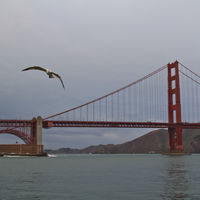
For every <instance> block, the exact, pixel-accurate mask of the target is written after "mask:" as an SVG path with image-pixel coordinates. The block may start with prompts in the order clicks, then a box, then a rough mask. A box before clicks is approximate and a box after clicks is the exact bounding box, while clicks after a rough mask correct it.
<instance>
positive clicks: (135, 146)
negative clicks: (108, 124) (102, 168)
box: [45, 129, 200, 154]
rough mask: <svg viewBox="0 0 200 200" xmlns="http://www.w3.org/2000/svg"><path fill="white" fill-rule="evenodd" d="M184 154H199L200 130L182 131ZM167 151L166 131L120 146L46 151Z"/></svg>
mask: <svg viewBox="0 0 200 200" xmlns="http://www.w3.org/2000/svg"><path fill="white" fill-rule="evenodd" d="M183 146H184V152H185V153H200V130H199V129H186V130H183ZM167 151H168V131H167V130H164V129H159V130H156V131H151V132H149V133H147V134H146V135H143V136H141V137H139V138H136V139H134V140H132V141H128V142H125V143H122V144H117V145H114V144H108V145H102V144H100V145H96V146H89V147H86V148H83V149H73V148H60V149H57V150H51V149H47V150H45V152H47V153H49V154H89V153H91V154H142V153H143V154H163V153H167Z"/></svg>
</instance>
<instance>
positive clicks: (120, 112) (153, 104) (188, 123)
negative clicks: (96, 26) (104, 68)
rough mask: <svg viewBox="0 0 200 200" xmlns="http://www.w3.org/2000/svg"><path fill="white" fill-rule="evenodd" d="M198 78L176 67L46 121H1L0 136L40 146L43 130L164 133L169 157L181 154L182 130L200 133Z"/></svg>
mask: <svg viewBox="0 0 200 200" xmlns="http://www.w3.org/2000/svg"><path fill="white" fill-rule="evenodd" d="M199 98H200V76H199V75H198V74H196V73H194V72H193V71H191V70H190V69H189V68H188V67H186V66H185V65H183V64H181V63H180V62H178V61H176V62H174V63H171V64H167V65H165V66H163V67H161V68H159V69H158V70H156V71H154V72H152V73H151V74H148V75H147V76H145V77H143V78H141V79H139V80H137V81H134V82H132V83H130V84H129V85H126V86H125V87H122V88H120V89H118V90H115V91H113V92H111V93H109V94H107V95H105V96H102V97H99V98H97V99H95V100H93V101H90V102H87V103H85V104H83V105H80V106H77V107H74V108H72V109H68V110H66V111H63V112H60V113H58V114H55V115H51V116H48V117H45V118H43V119H42V118H41V117H38V118H33V119H32V120H0V128H1V129H0V133H8V134H14V135H16V136H18V137H20V138H21V139H22V140H23V141H24V142H25V143H26V144H28V145H42V128H50V127H107V128H114V127H116V128H168V132H169V152H183V145H182V129H192V128H195V129H197V128H200V107H199Z"/></svg>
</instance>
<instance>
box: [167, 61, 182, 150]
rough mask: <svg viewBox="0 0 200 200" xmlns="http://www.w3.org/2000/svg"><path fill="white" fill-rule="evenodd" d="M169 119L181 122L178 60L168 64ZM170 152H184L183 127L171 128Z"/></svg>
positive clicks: (170, 121)
mask: <svg viewBox="0 0 200 200" xmlns="http://www.w3.org/2000/svg"><path fill="white" fill-rule="evenodd" d="M168 121H169V123H170V124H173V123H181V98H180V83H179V70H178V62H177V61H176V62H174V63H172V64H168ZM168 132H169V147H168V150H169V153H182V152H183V144H182V127H176V128H169V129H168Z"/></svg>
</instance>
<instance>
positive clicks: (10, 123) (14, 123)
mask: <svg viewBox="0 0 200 200" xmlns="http://www.w3.org/2000/svg"><path fill="white" fill-rule="evenodd" d="M33 123H34V121H33V120H0V127H7V128H8V127H10V128H18V127H32V126H33ZM51 127H94V128H95V127H96V128H101V127H102V128H175V127H182V128H184V129H200V123H187V122H181V123H167V122H124V121H114V122H112V121H56V120H44V121H43V128H51Z"/></svg>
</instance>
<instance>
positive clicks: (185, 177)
mask: <svg viewBox="0 0 200 200" xmlns="http://www.w3.org/2000/svg"><path fill="white" fill-rule="evenodd" d="M199 162H200V156H199V155H190V156H164V155H59V156H51V157H47V158H38V157H26V158H22V157H15V158H9V157H7V158H4V157H2V158H0V176H1V182H0V188H1V189H0V199H3V200H9V199H20V200H25V199H26V200H27V199H29V200H32V199H37V200H40V199H41V200H43V199H44V200H46V199H48V200H50V199H70V200H75V199H76V200H79V199H80V200H88V199H95V200H102V199H109V200H129V199H139V200H140V199H152V200H155V199H163V200H168V199H169V200H172V199H173V200H180V199H181V200H186V199H200V191H199V187H200V186H199V183H200V175H199V174H200V173H199V172H200V169H199V167H198V166H199Z"/></svg>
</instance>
